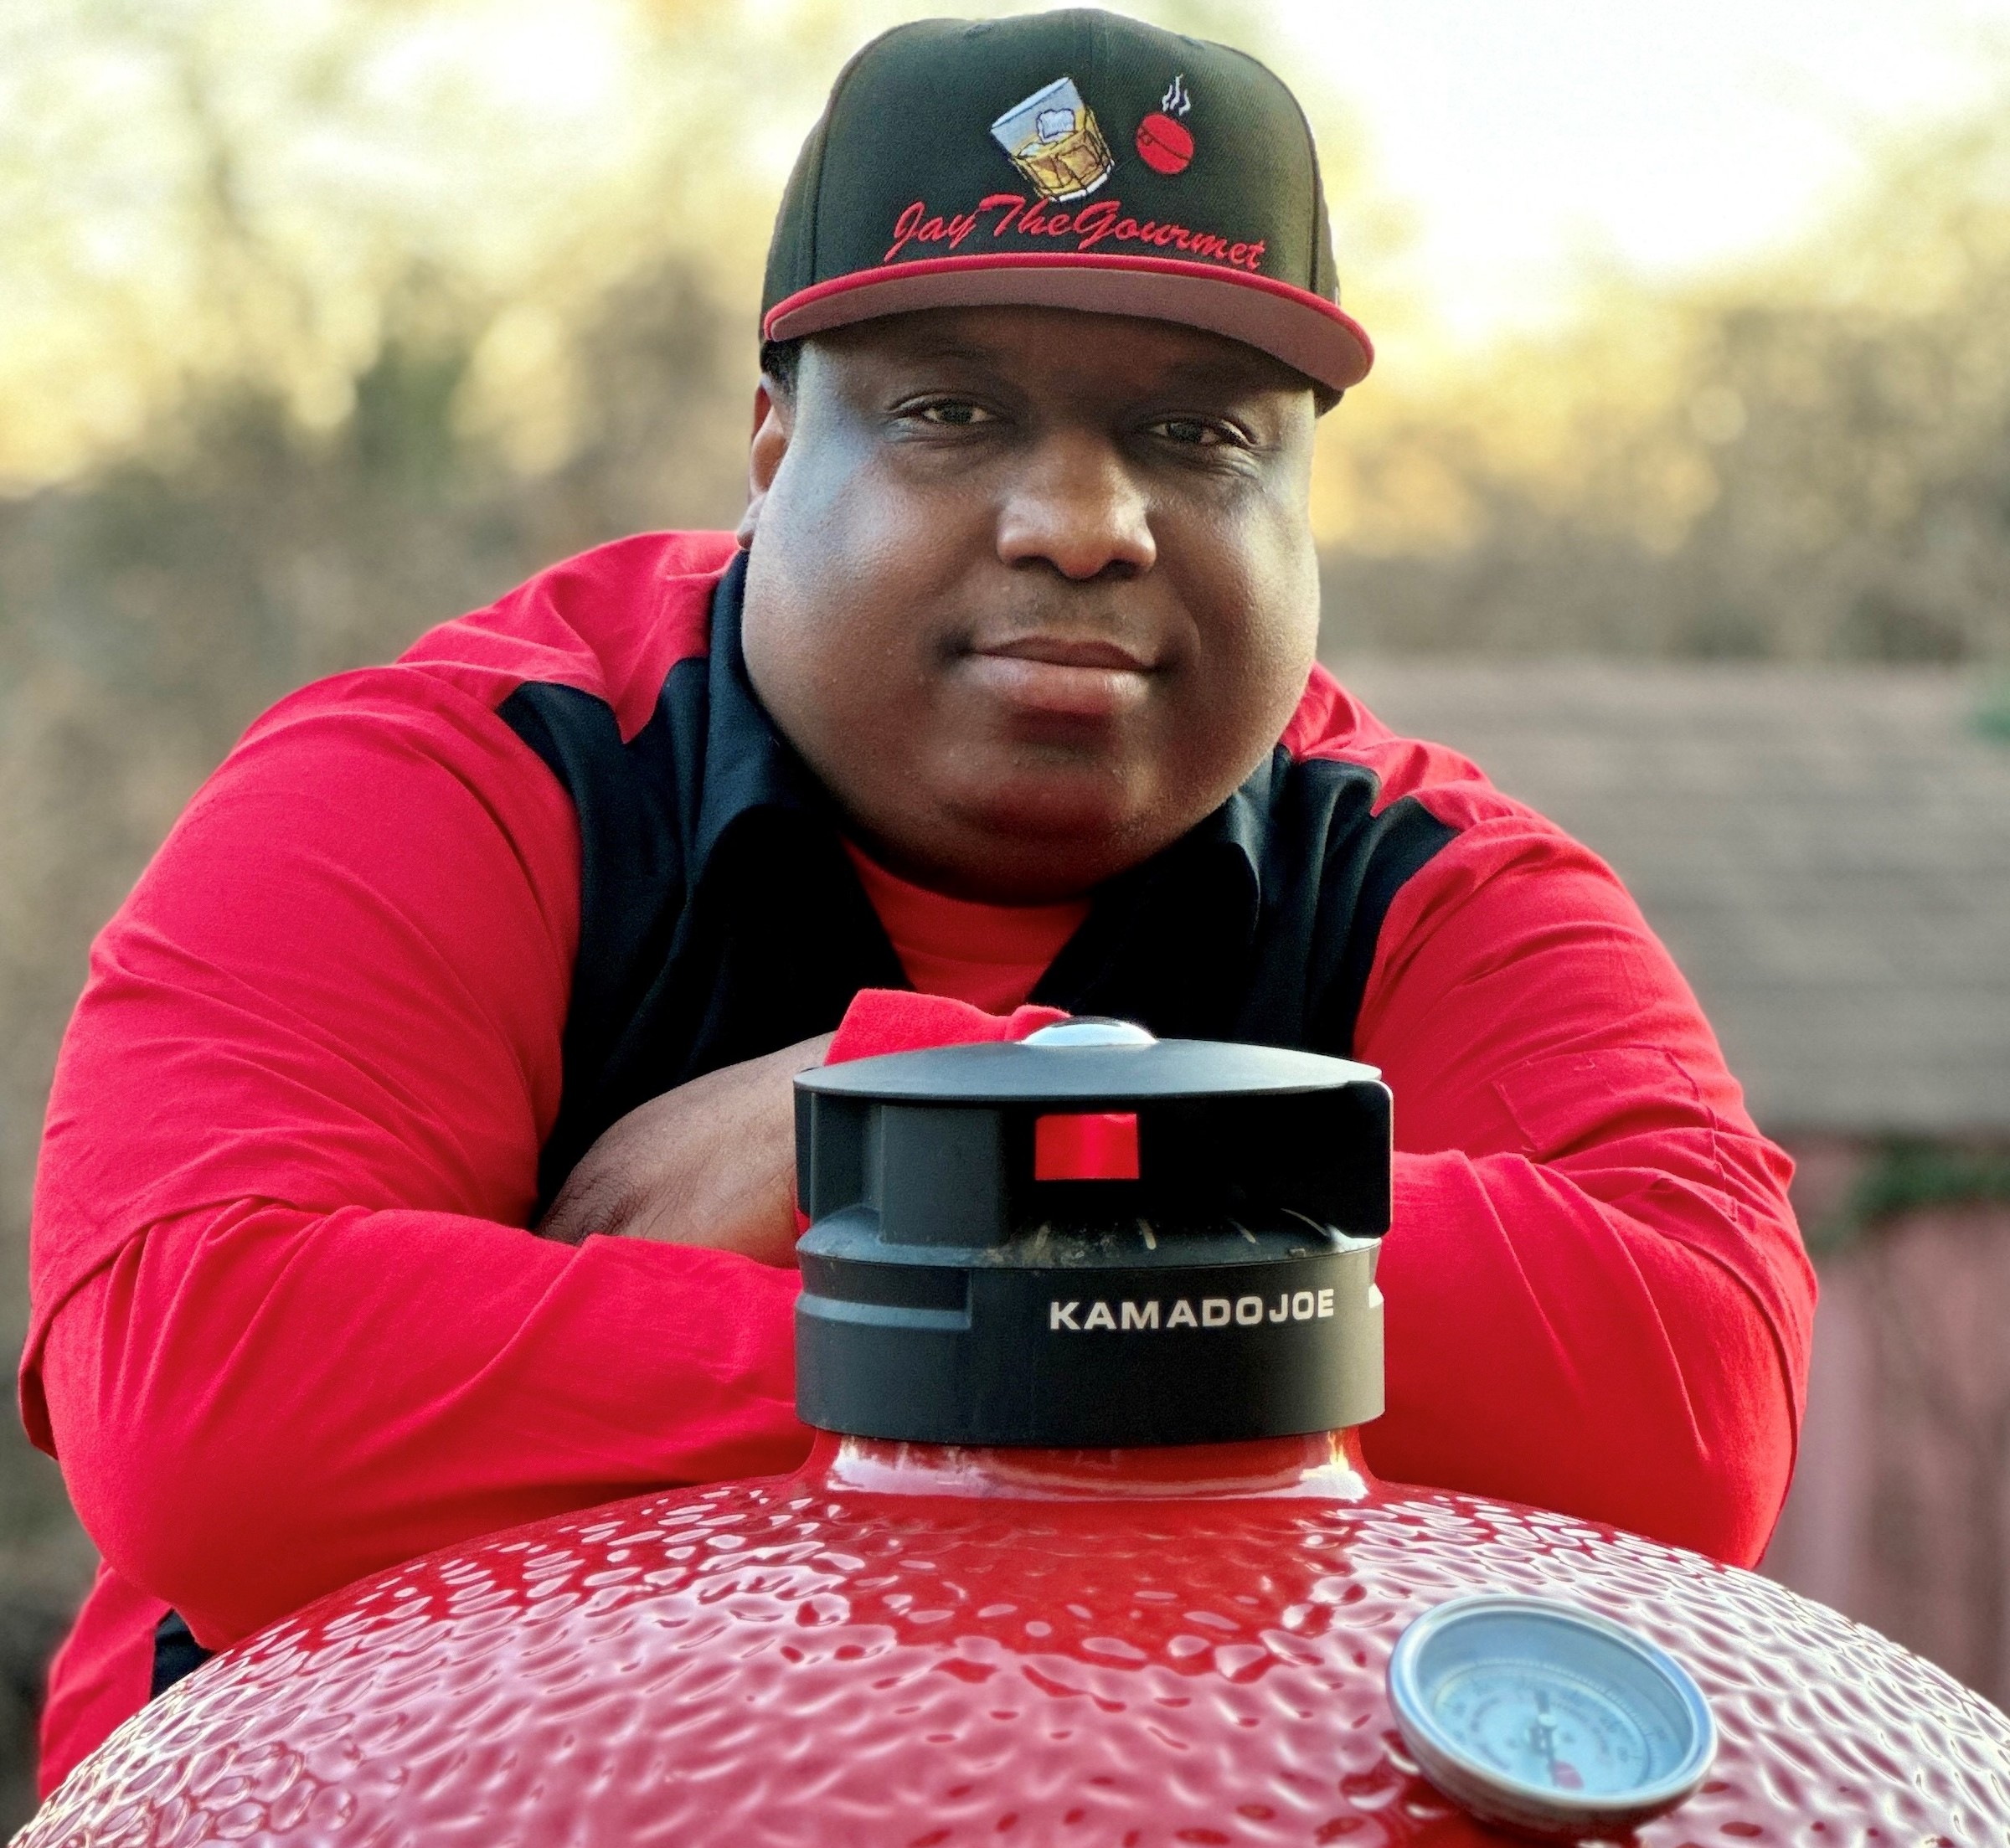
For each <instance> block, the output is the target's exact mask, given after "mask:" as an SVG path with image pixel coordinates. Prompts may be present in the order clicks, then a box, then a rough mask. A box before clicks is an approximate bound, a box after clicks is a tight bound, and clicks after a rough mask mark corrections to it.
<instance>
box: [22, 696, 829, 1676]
mask: <svg viewBox="0 0 2010 1848" xmlns="http://www.w3.org/2000/svg"><path fill="white" fill-rule="evenodd" d="M578 867H579V847H578V840H577V835H576V831H575V821H574V819H573V816H572V812H571V809H570V804H569V802H568V801H567V800H566V798H565V796H564V792H563V791H562V790H560V789H559V786H558V785H557V784H556V782H555V781H554V780H553V779H552V778H551V777H550V776H549V773H548V772H547V771H546V770H544V766H543V765H542V764H539V762H538V761H537V759H535V758H534V756H533V755H532V754H530V753H529V752H528V750H527V749H525V748H524V747H523V745H522V744H520V743H519V742H518V740H517V739H516V738H515V736H514V734H512V733H511V732H510V731H509V730H508V728H507V727H506V726H505V725H503V724H502V722H501V721H500V720H499V719H497V718H496V716H495V715H494V713H492V711H490V710H489V709H488V708H487V707H485V706H483V705H482V703H480V702H479V701H477V700H475V699H473V698H470V697H468V696H467V695H466V694H464V693H462V692H459V691H458V690H456V688H454V687H451V686H450V685H447V684H445V683H443V682H440V681H439V680H437V679H435V678H434V677H430V676H428V675H425V674H424V673H422V672H417V671H415V670H413V669H410V668H404V669H396V668H394V669H384V670H377V671H374V672H370V673H367V674H362V675H356V676H350V677H345V679H343V680H342V681H338V682H331V683H327V684H326V685H324V686H322V687H317V688H313V689H310V690H309V691H308V692H307V693H304V694H301V695H297V696H296V697H295V698H293V699H292V700H290V701H288V702H286V703H283V704H282V705H281V706H280V707H278V708H275V710H274V711H273V713H271V714H269V715H267V717H266V718H265V719H264V720H261V721H260V723H259V725H258V726H257V727H255V728H254V730H253V731H252V732H251V733H250V734H248V735H247V738H246V739H245V742H244V743H243V744H241V745H240V747H239V749H237V751H236V752H235V753H234V754H233V755H232V756H231V758H230V759H229V760H228V761H227V762H226V763H225V764H224V767H223V768H222V769H221V770H219V772H218V774H217V775H216V776H215V777H214V779H213V780H211V781H210V783H209V785H206V786H205V788H204V790H202V792H201V793H200V794H199V795H198V797H197V798H196V800H195V801H194V802H193V804H192V805H191V806H190V809H189V811H188V814H187V815H186V816H184V817H183V821H182V822H181V824H180V825H179V826H178V827H177V829H176V830H175V831H174V833H173V835H172V836H170V837H169V840H168V842H167V844H166V846H165V847H163V848H162V851H161V852H160V854H159V856H158V857H157V858H156V860H155V862H154V863H153V864H152V866H151V867H149V868H148V870H147V873H146V874H145V875H144V877H143V878H142V880H141V882H140V883H139V885H138V887H137V889H136V890H135V892H134V893H133V895H132V897H131V899H130V900H129V901H128V902H127V903H126V906H125V907H124V908H123V909H121V912H120V913H119V914H118V915H117V916H116V918H115V919H113V920H112V922H111V924H109V925H108V926H107V927H106V930H105V932H104V933H103V934H102V935H101V938H100V939H99V941H98V943H97V945H95V949H94V952H93V959H92V970H91V975H90V982H89V985H88V986H87V988H86V990H85V995H84V998H83V1000H82V1001H81V1002H80V1005H79V1007H78V1011H77V1013H76V1016H75V1020H74V1021H73V1022H72V1025H71V1027H70V1032H69V1035H68V1037H67V1038H66V1040H65V1042H64V1050H63V1053H62V1057H61V1059H60V1062H59V1070H58V1073H57V1078H56V1084H55V1087H54V1094H53V1096H52V1100H51V1105H50V1114H49V1127H48V1131H47V1135H46V1139H45V1141H44V1152H43V1159H42V1164H41V1169H40V1172H39V1176H38V1184H37V1198H36V1207H35V1217H34V1225H33V1295H34V1310H35V1322H34V1329H33V1334H32V1336H31V1341H30V1345H29V1346H28V1351H27V1353H26V1356H25V1357H24V1361H23V1377H22V1398H23V1414H24V1417H25V1418H26V1419H27V1422H28V1427H29V1429H30V1431H31V1434H34V1435H35V1436H36V1437H37V1438H38V1439H39V1441H41V1442H42V1443H43V1444H44V1446H45V1447H47V1448H50V1449H54V1450H55V1451H57V1452H58V1453H59V1454H60V1457H61V1459H62V1462H63V1465H64V1473H65V1476H66V1479H67V1480H68V1482H69V1484H70V1491H71V1494H72V1496H73V1498H74V1499H75V1503H76V1506H77V1509H78V1511H79V1513H80V1516H82V1518H83V1520H84V1522H85V1526H86V1527H87V1528H88V1529H89V1530H90V1533H91V1535H92V1537H93V1538H94V1539H95V1541H96V1542H97V1543H98V1545H99V1547H100V1548H101V1551H102V1552H103V1553H104V1555H105V1557H106V1561H107V1562H109V1564H110V1566H111V1567H112V1569H113V1570H114V1571H116V1573H117V1574H118V1575H119V1576H120V1577H121V1578H122V1579H124V1580H126V1581H127V1582H128V1583H131V1585H132V1586H134V1587H137V1588H140V1589H141V1590H142V1591H144V1592H145V1593H149V1594H151V1595H152V1596H154V1597H157V1598H162V1599H164V1600H165V1601H166V1602H167V1603H169V1604H171V1605H172V1606H173V1607H174V1608H175V1609H178V1611H180V1612H181V1613H182V1614H183V1617H184V1618H185V1619H187V1620H188V1624H189V1627H190V1629H192V1631H193V1633H194V1634H195V1636H196V1638H197V1640H198V1641H200V1642H201V1643H203V1644H204V1645H206V1646H209V1647H212V1648H214V1647H219V1646H221V1645H224V1644H227V1643H229V1642H230V1641H232V1640H235V1639H236V1638H238V1637H240V1636H241V1635H244V1634H246V1633H248V1632H249V1631H250V1630H252V1629H255V1628H257V1627H258V1626H259V1625H260V1624H263V1623H265V1622H267V1621H269V1620H270V1619H273V1618H276V1617H277V1616H279V1615H281V1614H282V1613H284V1612H286V1611H287V1610H290V1609H295V1608H296V1607H297V1606H298V1605H300V1604H301V1603H303V1602H305V1601H307V1599H309V1598H312V1597H314V1596H317V1595H318V1594H319V1593H322V1592H325V1591H327V1590H329V1589H331V1588H333V1587H335V1586H338V1585H340V1584H342V1583H346V1582H347V1581H348V1580H350V1579H353V1578H356V1577H358V1576H359V1575H360V1574H362V1573H366V1572H368V1571H371V1570H373V1569H375V1568H376V1567H380V1566H384V1565H386V1564H389V1563H391V1562H395V1561H397V1560H400V1559H405V1558H410V1557H413V1556H414V1555H415V1554H418V1553H421V1552H426V1551H428V1550H430V1549H431V1548H434V1547H439V1546H441V1545H445V1544H446V1543H448V1542H452V1541H455V1540H457V1539H461V1538H463V1537H468V1536H471V1535H473V1534H477V1533H481V1532H485V1531H492V1530H493V1529H495V1528H497V1527H501V1526H508V1525H512V1524H513V1523H516V1522H518V1521H526V1520H530V1519H533V1518H536V1517H539V1516H544V1515H547V1514H550V1513H554V1512H557V1511H561V1510H564V1509H568V1508H572V1507H578V1506H589V1505H591V1504H594V1503H596V1502H600V1501H608V1500H610V1499H612V1498H615V1497H617V1496H621V1495H631V1494H636V1493H639V1492H641V1491H642V1490H646V1489H647V1488H650V1487H654V1486H659V1485H666V1484H672V1483H677V1482H684V1481H693V1480H708V1479H715V1478H719V1477H725V1476H738V1475H760V1474H765V1473H768V1472H770V1471H773V1470H781V1469H786V1468H787V1467H789V1466H791V1465H792V1464H793V1463H794V1462H795V1461H796V1460H797V1459H800V1457H801V1455H802V1454H804V1451H805V1449H806V1447H807V1434H806V1433H804V1432H803V1430H802V1429H801V1427H800V1426H799V1425H798V1424H797V1423H796V1419H795V1416H794V1413H793V1409H792V1401H793V1390H792V1368H791V1319H792V1315H793V1308H794V1300H795V1295H796V1287H797V1284H796V1278H795V1276H794V1274H792V1273H788V1272H783V1271H779V1270H776V1269H771V1268H769V1267H766V1266H763V1265H760V1264H754V1263H751V1262H750V1261H748V1260H745V1259H740V1258H738V1257H734V1256H732V1255H729V1254H726V1253H718V1252H712V1251H704V1250H695V1249H690V1248H680V1247H673V1246H667V1245H662V1244H654V1243H642V1242H640V1241H630V1240H618V1239H608V1238H590V1239H588V1240H587V1241H586V1242H585V1244H584V1245H582V1246H581V1247H580V1248H578V1249H576V1250H574V1249H570V1248H565V1247H564V1246H560V1245H558V1244H555V1243H551V1242H549V1241H547V1240H544V1239H540V1238H536V1237H534V1236H533V1235H532V1234H531V1233H529V1232H528V1231H527V1230H525V1229H524V1228H525V1224H526V1221H527V1219H528V1215H529V1213H530V1212H531V1211H532V1209H533V1202H534V1198H535V1192H536V1168H537V1160H538V1151H539V1147H540V1145H541V1144H542V1141H543V1140H544V1135H545V1134H546V1133H547V1132H548V1131H549V1128H550V1125H551V1123H552V1120H553V1119H554V1115H555V1113H556V1111H557V1108H558V1101H559V1084H560V1076H561V1069H562V1065H561V1058H560V1039H561V1035H562V1032H563V1029H564V1019H565V1012H566V1004H567V999H568V996H569V993H570V980H571V967H572V959H573V955H574V950H575V944H576V940H577V934H578V921H577V908H578V883H579V871H578Z"/></svg>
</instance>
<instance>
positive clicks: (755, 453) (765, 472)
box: [733, 378, 792, 552]
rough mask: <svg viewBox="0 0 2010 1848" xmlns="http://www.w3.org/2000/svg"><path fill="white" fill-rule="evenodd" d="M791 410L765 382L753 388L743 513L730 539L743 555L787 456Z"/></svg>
mask: <svg viewBox="0 0 2010 1848" xmlns="http://www.w3.org/2000/svg"><path fill="white" fill-rule="evenodd" d="M791 409H792V407H791V404H790V403H789V400H788V399H787V397H786V395H784V394H781V393H779V392H776V391H775V390H772V389H771V388H770V386H769V384H768V381H767V380H766V379H765V378H764V379H762V380H761V382H760V383H759V384H758V385H756V386H755V388H754V440H753V442H752V444H751V445H750V446H749V448H748V450H747V511H746V512H745V513H743V514H741V515H740V528H739V530H738V531H737V532H735V533H734V535H733V536H734V538H735V539H736V540H738V541H739V543H740V550H741V551H743V552H745V551H746V550H747V549H748V548H750V546H751V545H752V544H753V543H754V534H755V529H756V528H758V527H759V526H760V509H761V506H762V504H763V503H764V502H765V501H766V499H767V497H768V490H769V488H770V487H771V486H773V485H774V481H775V471H776V470H777V469H779V468H780V467H781V459H782V457H783V456H785V455H786V454H787V453H788V447H789V426H790V424H791Z"/></svg>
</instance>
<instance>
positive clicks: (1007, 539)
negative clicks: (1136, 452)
mask: <svg viewBox="0 0 2010 1848" xmlns="http://www.w3.org/2000/svg"><path fill="white" fill-rule="evenodd" d="M1150 516H1151V509H1150V507H1149V505H1148V504H1147V501H1146V498H1145V497H1144V495H1143V494H1142V493H1141V492H1139V489H1138V485H1137V483H1136V481H1134V480H1133V479H1132V478H1131V471H1129V470H1128V469H1127V468H1126V466H1124V458H1123V456H1121V454H1120V453H1119V452H1118V450H1116V447H1115V446H1114V445H1112V444H1111V443H1110V442H1109V441H1108V440H1106V439H1101V438H1098V437H1096V436H1095V435H1090V434H1089V433H1087V432H1083V431H1069V432H1067V433H1065V434H1059V435H1053V436H1049V437H1048V438H1047V439H1046V440H1044V441H1042V442H1041V443H1039V444H1038V445H1037V446H1036V447H1035V448H1034V449H1033V451H1032V453H1031V454H1030V455H1029V456H1028V458H1027V466H1026V468H1025V470H1024V471H1023V473H1021V475H1020V476H1019V477H1018V481H1016V482H1015V483H1014V484H1013V489H1012V492H1011V493H1010V494H1009V495H1008V497H1007V498H1006V502H1005V505H1004V507H1002V510H1001V512H1000V514H999V517H998V556H999V557H1000V558H1001V559H1003V560H1004V561H1005V563H1006V564H1028V563H1034V562H1044V563H1045V564H1050V565H1052V566H1053V567H1054V569H1055V570H1057V571H1059V573H1060V574H1061V575H1062V576H1063V577H1064V578H1072V579H1079V580H1086V579H1090V578H1095V577H1099V576H1100V575H1101V574H1103V573H1104V572H1105V571H1111V572H1114V573H1115V574H1116V575H1119V576H1123V577H1132V576H1136V574H1138V573H1140V572H1142V571H1149V570H1150V569H1152V565H1153V564H1155V563H1156V562H1157V558H1158V546H1157V542H1156V541H1155V540H1154V539H1153V538H1152V522H1151V517H1150Z"/></svg>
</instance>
